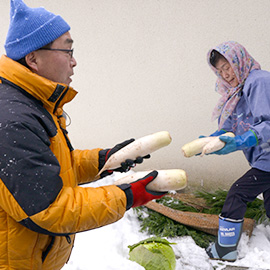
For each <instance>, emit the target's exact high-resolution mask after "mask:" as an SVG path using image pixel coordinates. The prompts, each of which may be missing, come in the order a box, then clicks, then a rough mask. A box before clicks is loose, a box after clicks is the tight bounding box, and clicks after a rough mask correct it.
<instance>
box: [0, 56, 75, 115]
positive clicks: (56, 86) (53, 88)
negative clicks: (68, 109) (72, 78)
mask: <svg viewBox="0 0 270 270" xmlns="http://www.w3.org/2000/svg"><path fill="white" fill-rule="evenodd" d="M0 77H2V78H5V79H6V80H8V81H10V82H12V83H13V84H15V85H17V86H19V87H20V88H22V89H23V90H24V91H26V92H27V93H29V94H30V95H32V96H33V97H34V98H36V99H37V100H40V101H41V102H42V103H43V106H44V107H45V108H46V109H47V110H48V111H49V112H51V113H53V112H54V111H55V110H56V109H57V108H62V107H63V105H64V104H65V103H68V102H70V101H71V100H72V99H73V98H74V97H75V96H76V94H77V91H75V90H74V89H73V88H72V87H69V86H67V85H65V84H60V83H56V82H53V81H50V80H48V79H46V78H44V77H42V76H39V75H37V74H35V73H33V72H32V71H31V70H29V69H28V68H26V67H24V66H23V65H21V64H19V63H18V62H16V61H13V60H12V59H10V58H8V57H7V56H6V55H2V56H1V58H0Z"/></svg>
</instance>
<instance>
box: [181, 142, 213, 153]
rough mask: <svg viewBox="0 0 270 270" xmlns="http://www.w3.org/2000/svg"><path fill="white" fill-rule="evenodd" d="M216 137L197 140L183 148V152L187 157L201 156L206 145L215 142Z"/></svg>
mask: <svg viewBox="0 0 270 270" xmlns="http://www.w3.org/2000/svg"><path fill="white" fill-rule="evenodd" d="M214 139H215V137H204V138H199V139H196V140H194V141H192V142H189V143H186V144H185V145H184V146H183V147H182V152H183V154H184V156H185V157H192V156H194V155H197V154H200V153H201V152H202V150H203V148H204V146H205V145H207V144H208V143H210V142H211V141H212V140H214Z"/></svg>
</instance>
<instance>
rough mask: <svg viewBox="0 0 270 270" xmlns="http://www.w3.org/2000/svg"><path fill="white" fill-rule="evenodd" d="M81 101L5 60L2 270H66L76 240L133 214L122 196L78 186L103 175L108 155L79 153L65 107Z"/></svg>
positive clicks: (0, 105)
mask: <svg viewBox="0 0 270 270" xmlns="http://www.w3.org/2000/svg"><path fill="white" fill-rule="evenodd" d="M75 95H76V91H75V90H74V89H72V88H71V87H68V86H67V85H63V84H57V83H55V82H52V81H50V80H47V79H45V78H43V77H41V76H38V75H37V74H34V73H32V72H31V71H30V70H29V69H27V68H25V67H24V66H22V65H20V64H19V63H17V62H15V61H13V60H11V59H10V58H8V57H6V56H2V57H1V58H0V138H1V139H0V269H9V270H11V269H12V270H15V269H16V270H24V269H27V270H29V269H33V270H39V269H42V270H45V269H46V270H57V269H61V268H62V267H63V265H64V264H65V262H66V261H67V260H68V258H69V256H70V253H71V249H72V246H73V242H74V235H75V233H77V232H82V231H86V230H90V229H94V228H98V227H101V226H104V225H107V224H110V223H113V222H115V221H117V220H119V219H120V218H121V217H122V216H123V215H124V213H125V211H126V196H125V193H124V192H123V191H122V190H121V189H120V188H118V187H116V186H106V187H100V188H90V187H85V188H84V187H81V186H79V185H80V184H83V183H86V182H90V181H92V180H93V179H94V178H95V176H96V175H97V173H98V166H99V164H98V160H99V159H98V154H99V151H100V150H101V149H99V148H98V149H93V150H73V148H72V145H71V143H70V141H69V139H68V135H67V132H66V130H65V128H66V127H65V119H64V117H63V105H64V104H65V103H67V102H69V101H71V100H72V99H73V98H74V97H75ZM89 245H91V243H89ZM89 256H94V254H89ZM89 263H90V260H89Z"/></svg>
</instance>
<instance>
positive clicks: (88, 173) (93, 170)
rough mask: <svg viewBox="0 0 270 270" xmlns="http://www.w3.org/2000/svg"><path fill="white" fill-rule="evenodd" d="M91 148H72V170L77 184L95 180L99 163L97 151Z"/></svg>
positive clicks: (98, 149)
mask: <svg viewBox="0 0 270 270" xmlns="http://www.w3.org/2000/svg"><path fill="white" fill-rule="evenodd" d="M100 150H101V149H100V148H97V149H93V150H78V149H76V150H74V151H72V159H73V170H74V173H75V176H76V178H77V182H78V184H85V183H89V182H91V181H94V180H96V179H95V177H96V175H97V174H98V171H99V170H98V165H99V151H100Z"/></svg>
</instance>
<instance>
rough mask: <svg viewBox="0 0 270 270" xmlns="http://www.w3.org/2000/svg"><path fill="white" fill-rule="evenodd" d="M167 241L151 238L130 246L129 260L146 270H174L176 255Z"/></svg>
mask: <svg viewBox="0 0 270 270" xmlns="http://www.w3.org/2000/svg"><path fill="white" fill-rule="evenodd" d="M171 244H174V243H170V242H168V241H167V240H166V239H162V238H160V237H151V238H148V239H145V240H143V241H141V242H139V243H137V244H135V245H132V246H128V247H129V249H130V251H129V259H130V260H131V261H135V262H137V263H138V264H140V265H141V266H143V267H144V268H145V269H146V270H174V269H175V265H176V260H175V254H174V251H173V249H172V247H171V246H170V245H171Z"/></svg>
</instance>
